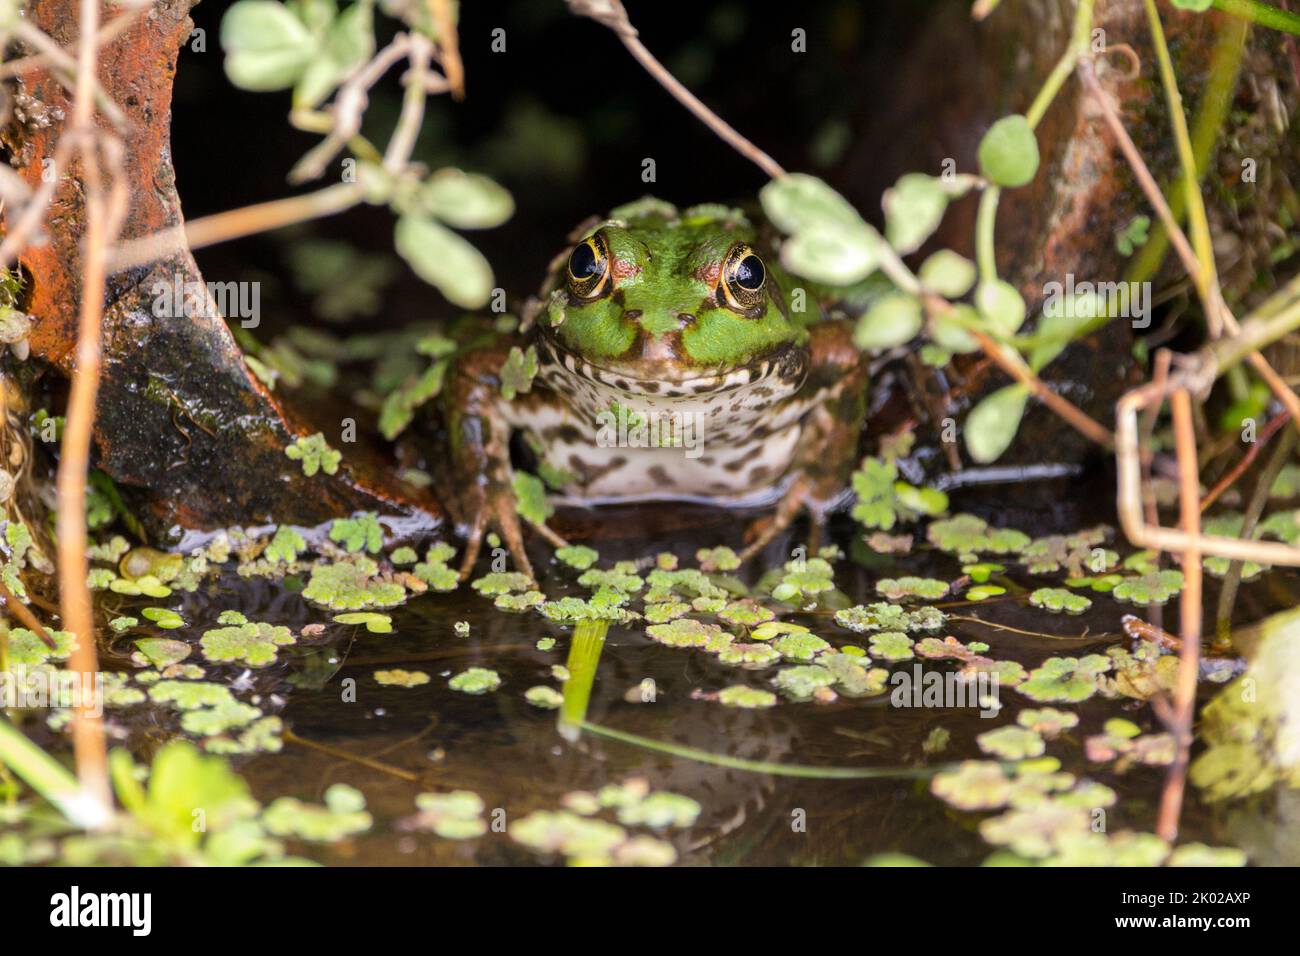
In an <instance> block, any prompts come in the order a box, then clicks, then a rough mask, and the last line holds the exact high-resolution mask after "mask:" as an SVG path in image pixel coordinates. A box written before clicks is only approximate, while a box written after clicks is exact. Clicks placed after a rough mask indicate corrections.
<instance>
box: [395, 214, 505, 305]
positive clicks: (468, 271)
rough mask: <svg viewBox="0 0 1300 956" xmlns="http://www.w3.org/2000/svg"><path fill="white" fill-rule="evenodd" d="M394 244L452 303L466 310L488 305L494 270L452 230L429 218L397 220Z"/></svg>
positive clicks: (416, 217)
mask: <svg viewBox="0 0 1300 956" xmlns="http://www.w3.org/2000/svg"><path fill="white" fill-rule="evenodd" d="M393 241H394V244H395V246H396V248H397V251H398V253H399V254H400V255H401V257H402V258H403V259H405V260H406V261H407V264H408V265H410V267H411V268H412V270H414V272H415V274H416V275H418V276H419V277H420V278H421V279H423V280H424V281H425V282H427V283H429V284H430V285H432V286H434V287H435V288H437V290H438V291H439V292H441V293H442V294H443V295H444V296H446V297H447V299H448V301H450V302H452V303H453V304H455V305H459V306H461V307H462V308H465V309H477V308H481V307H482V306H484V305H486V304H487V300H488V296H490V295H491V294H492V281H493V280H492V267H491V266H490V265H488V261H487V260H486V259H485V258H483V254H482V253H480V252H479V251H478V250H477V249H475V248H474V247H473V246H471V245H470V244H469V243H468V242H466V241H465V240H464V239H462V238H461V237H460V236H458V235H456V234H455V233H454V232H452V231H451V230H450V229H447V228H446V227H444V226H441V225H439V224H438V223H436V222H434V221H433V220H432V219H429V218H427V217H424V216H417V215H411V214H408V215H405V216H402V217H401V218H400V219H398V220H397V228H396V230H395V233H394V236H393Z"/></svg>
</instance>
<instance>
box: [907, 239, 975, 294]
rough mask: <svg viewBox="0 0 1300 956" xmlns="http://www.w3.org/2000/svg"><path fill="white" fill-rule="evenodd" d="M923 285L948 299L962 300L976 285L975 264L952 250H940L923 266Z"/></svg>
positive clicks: (921, 274) (921, 275) (921, 277)
mask: <svg viewBox="0 0 1300 956" xmlns="http://www.w3.org/2000/svg"><path fill="white" fill-rule="evenodd" d="M920 279H921V284H922V285H923V286H925V287H926V288H927V289H929V290H930V291H932V292H937V293H939V295H941V296H944V297H945V298H948V299H960V298H961V297H962V296H964V295H965V294H966V293H967V292H969V291H970V290H971V287H972V286H973V285H975V263H973V262H971V261H970V260H969V259H967V258H966V257H965V256H959V255H958V254H957V253H955V252H953V251H952V250H951V249H940V250H939V251H938V252H936V253H935V254H934V255H932V256H930V258H928V259H926V260H925V262H924V263H923V264H922V265H921V272H920Z"/></svg>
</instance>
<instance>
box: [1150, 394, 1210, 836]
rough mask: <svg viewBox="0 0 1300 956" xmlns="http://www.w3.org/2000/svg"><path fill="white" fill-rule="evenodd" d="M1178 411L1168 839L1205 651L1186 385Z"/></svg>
mask: <svg viewBox="0 0 1300 956" xmlns="http://www.w3.org/2000/svg"><path fill="white" fill-rule="evenodd" d="M1171 403H1172V405H1173V413H1174V437H1175V442H1176V445H1177V453H1178V483H1179V500H1180V502H1181V514H1182V527H1183V532H1184V533H1185V534H1186V535H1187V537H1188V541H1187V544H1186V545H1185V546H1184V547H1183V549H1182V551H1183V592H1182V595H1181V597H1180V601H1181V603H1180V605H1179V608H1180V610H1179V617H1180V618H1181V621H1180V623H1181V630H1182V635H1181V636H1182V642H1183V646H1182V649H1181V650H1180V651H1179V657H1178V685H1177V688H1176V689H1175V692H1174V707H1173V712H1172V716H1173V726H1172V727H1171V728H1170V730H1171V731H1172V732H1173V735H1174V740H1175V742H1176V743H1177V745H1178V753H1177V756H1176V757H1175V758H1174V762H1173V764H1172V765H1171V766H1170V768H1169V775H1168V777H1167V778H1166V779H1165V787H1164V791H1163V792H1162V793H1161V795H1160V813H1159V816H1158V817H1157V820H1156V835H1157V836H1159V837H1160V838H1161V839H1162V840H1165V841H1166V842H1168V843H1173V842H1174V840H1175V839H1177V837H1178V819H1179V817H1180V816H1181V814H1182V809H1183V790H1184V788H1185V787H1186V785H1187V760H1188V755H1189V752H1190V750H1191V745H1192V713H1193V709H1194V707H1195V704H1196V679H1197V675H1198V671H1199V661H1198V658H1199V657H1200V652H1201V552H1200V550H1199V547H1198V544H1197V542H1198V539H1199V537H1200V529H1201V511H1200V507H1199V505H1200V496H1201V492H1200V480H1199V477H1198V475H1197V469H1196V435H1195V433H1194V432H1193V428H1192V399H1191V395H1190V394H1189V393H1188V391H1187V390H1186V389H1179V390H1178V391H1176V392H1174V394H1173V396H1172V397H1171Z"/></svg>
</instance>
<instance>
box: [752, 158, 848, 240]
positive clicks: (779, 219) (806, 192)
mask: <svg viewBox="0 0 1300 956" xmlns="http://www.w3.org/2000/svg"><path fill="white" fill-rule="evenodd" d="M758 198H759V201H760V202H761V203H762V204H763V212H764V214H765V215H766V216H767V218H768V219H770V220H771V221H772V223H773V224H774V225H775V226H776V227H777V228H778V229H780V230H781V231H782V232H787V233H798V232H802V231H803V230H805V229H809V228H812V227H816V226H850V227H851V226H860V225H863V222H862V217H861V216H859V215H858V211H857V210H856V209H854V208H853V205H852V204H851V203H850V202H849V201H848V200H847V199H845V198H844V197H843V196H841V195H840V194H839V193H837V192H836V191H835V190H834V189H832V188H831V187H830V186H828V185H826V183H824V182H822V181H821V180H820V179H818V178H817V177H816V176H809V175H808V174H806V173H789V174H787V175H785V176H782V177H781V178H779V179H774V180H772V181H771V182H770V183H768V184H767V185H766V186H764V187H763V188H762V189H761V190H759V193H758Z"/></svg>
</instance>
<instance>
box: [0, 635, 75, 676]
mask: <svg viewBox="0 0 1300 956" xmlns="http://www.w3.org/2000/svg"><path fill="white" fill-rule="evenodd" d="M46 633H47V634H49V635H50V639H51V640H53V641H54V646H53V647H50V646H49V645H48V644H46V643H45V642H44V641H42V640H41V639H40V637H39V636H38V635H37V634H35V633H34V632H32V631H29V630H27V628H25V627H15V628H14V629H13V630H11V631H10V632H9V664H10V666H11V667H12V666H13V665H14V664H25V665H27V666H32V665H35V664H44V663H45V662H46V661H66V660H67V659H68V658H69V657H71V656H72V652H73V650H75V649H76V646H77V641H76V636H75V635H74V634H73V633H72V632H71V631H50V630H47V631H46Z"/></svg>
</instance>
